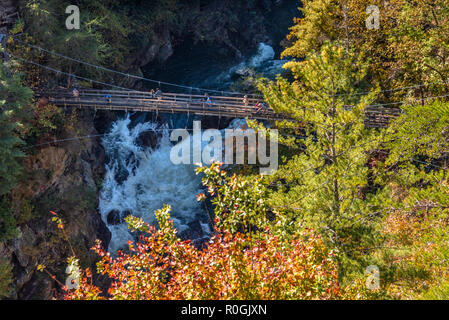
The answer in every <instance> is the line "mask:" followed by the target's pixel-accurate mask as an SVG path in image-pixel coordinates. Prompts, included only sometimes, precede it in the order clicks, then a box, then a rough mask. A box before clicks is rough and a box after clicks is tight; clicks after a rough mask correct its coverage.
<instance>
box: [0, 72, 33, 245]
mask: <svg viewBox="0 0 449 320" xmlns="http://www.w3.org/2000/svg"><path fill="white" fill-rule="evenodd" d="M31 94H32V91H31V90H30V89H28V88H25V87H23V86H22V84H21V78H20V76H19V75H17V74H12V75H8V74H7V69H6V68H5V66H4V65H3V64H0V242H1V241H4V240H8V239H10V238H11V237H13V236H15V235H16V222H15V220H14V217H13V216H12V213H11V211H10V210H9V206H8V201H7V195H8V194H9V192H10V191H11V189H12V188H13V187H14V186H15V185H16V184H17V182H18V179H19V177H20V174H21V172H22V165H21V164H20V159H21V158H23V157H24V156H25V154H24V153H23V152H22V150H21V146H22V145H23V144H24V142H23V141H22V139H21V138H20V136H21V133H24V132H25V131H26V130H25V127H26V121H27V119H28V118H29V116H30V112H29V109H28V107H29V103H30V101H31Z"/></svg>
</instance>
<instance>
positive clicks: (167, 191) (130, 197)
mask: <svg viewBox="0 0 449 320" xmlns="http://www.w3.org/2000/svg"><path fill="white" fill-rule="evenodd" d="M162 129H163V128H162ZM148 130H161V128H158V127H157V124H155V123H143V124H142V123H141V124H137V125H136V126H135V127H134V128H131V120H130V119H129V117H127V118H125V119H122V120H118V121H116V122H115V123H114V124H113V126H112V129H111V130H110V132H109V134H108V135H107V136H106V137H105V138H104V139H103V146H104V148H105V150H106V153H107V155H108V157H109V159H110V160H109V164H108V165H107V167H106V176H105V180H104V183H103V188H102V191H101V194H100V201H99V210H100V212H101V215H102V218H103V221H105V222H107V216H108V214H109V213H110V212H111V211H113V210H117V211H119V212H121V214H122V215H123V214H124V213H125V212H130V213H131V214H132V215H134V216H136V217H141V218H143V220H144V221H146V222H149V223H153V222H155V216H154V211H155V210H157V209H161V208H162V207H163V205H164V204H170V205H171V206H172V213H171V215H172V219H173V221H174V224H175V227H176V228H177V230H178V232H182V231H184V230H186V229H187V228H188V226H187V224H188V223H189V222H192V221H194V219H195V218H197V215H198V214H201V213H202V212H203V209H202V203H199V202H198V201H197V200H196V195H197V194H198V193H199V192H200V191H201V178H200V177H199V176H197V175H196V174H195V171H194V169H195V168H194V166H190V165H173V164H172V163H171V161H170V150H171V147H172V144H171V143H170V141H169V132H168V130H166V127H165V130H163V132H162V133H163V134H162V137H161V138H160V140H159V144H158V146H157V147H156V148H155V149H154V150H152V149H151V148H142V147H140V146H139V145H138V144H137V143H136V139H137V138H138V137H139V135H140V134H141V133H142V132H145V131H148ZM204 222H207V220H205V221H203V222H202V223H201V225H202V228H203V230H204V231H205V232H207V231H208V230H207V228H208V226H207V223H204ZM108 228H109V230H110V231H111V234H112V239H111V242H110V245H109V251H110V252H115V251H116V250H117V249H120V248H123V247H124V246H125V245H126V243H127V242H128V240H133V237H132V235H131V233H130V232H129V231H128V227H127V224H126V223H121V224H118V225H108Z"/></svg>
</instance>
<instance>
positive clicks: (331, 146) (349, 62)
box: [261, 44, 376, 247]
mask: <svg viewBox="0 0 449 320" xmlns="http://www.w3.org/2000/svg"><path fill="white" fill-rule="evenodd" d="M362 61H363V60H362V57H360V56H358V57H357V56H356V55H354V53H353V52H350V53H349V54H347V53H346V50H345V48H344V45H337V44H333V45H332V44H325V45H324V46H323V49H322V51H321V53H320V54H312V55H310V56H309V57H308V58H307V59H306V60H305V61H303V62H290V63H287V64H286V66H285V67H286V68H289V69H290V70H291V71H292V73H293V75H294V78H295V81H294V82H293V83H290V82H289V81H288V80H286V79H283V78H280V77H279V78H278V79H277V81H276V82H275V83H273V82H271V83H269V84H268V85H267V84H265V85H261V90H262V91H263V92H264V95H265V99H266V101H267V102H268V103H269V105H270V106H271V107H272V108H273V109H274V110H275V111H277V112H283V113H286V114H288V115H290V116H291V117H293V118H295V119H297V120H298V121H300V122H301V123H303V130H304V131H303V132H304V133H305V136H306V138H305V139H304V140H302V141H300V142H299V143H300V144H301V147H302V149H303V150H304V151H303V152H302V153H301V154H299V155H297V156H295V157H294V158H293V159H291V160H290V161H289V162H288V163H287V164H286V165H285V166H283V167H281V168H280V170H279V171H278V172H277V174H275V176H274V179H275V180H276V183H277V184H281V185H283V186H282V187H280V188H279V190H278V191H277V192H275V193H274V194H273V196H272V199H271V200H272V201H271V202H272V204H273V206H274V207H276V208H278V209H280V210H287V211H291V212H292V213H293V215H292V219H293V220H296V221H297V222H300V223H299V225H303V226H307V227H314V228H318V229H319V230H320V231H321V232H323V233H324V234H326V235H327V238H328V239H329V240H331V241H332V242H333V243H334V245H337V246H340V247H345V246H346V245H351V246H352V245H354V244H355V242H356V241H357V237H359V238H360V237H363V235H362V233H363V232H362V230H363V229H367V228H368V227H367V228H365V226H366V222H367V220H366V219H368V214H369V212H370V207H369V205H368V204H369V203H370V201H369V199H367V198H369V197H370V196H369V194H365V193H364V192H363V190H364V189H365V188H366V187H367V185H368V178H367V175H368V168H367V166H366V163H367V159H368V156H369V154H368V150H369V149H370V147H371V146H372V145H373V144H374V143H375V140H376V139H375V136H376V132H375V131H369V130H368V129H367V128H366V127H365V124H364V108H365V106H366V105H367V104H369V103H371V102H372V101H373V99H374V98H375V96H376V90H374V91H372V92H371V93H369V94H366V95H364V94H359V92H358V91H357V90H359V91H360V89H357V88H360V87H361V86H362V84H363V82H364V78H365V76H366V70H367V68H366V66H365V64H364V63H363V62H362ZM288 126H290V127H291V124H290V125H286V127H288ZM357 229H359V231H357ZM365 231H366V230H365ZM351 237H352V239H350V238H351Z"/></svg>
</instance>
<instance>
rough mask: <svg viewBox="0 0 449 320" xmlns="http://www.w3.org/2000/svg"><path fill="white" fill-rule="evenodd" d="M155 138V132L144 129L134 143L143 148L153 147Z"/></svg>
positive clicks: (155, 141) (155, 143) (155, 144)
mask: <svg viewBox="0 0 449 320" xmlns="http://www.w3.org/2000/svg"><path fill="white" fill-rule="evenodd" d="M157 140H158V138H157V134H156V133H155V132H154V131H145V132H142V133H141V134H140V135H139V136H138V137H137V139H136V143H137V144H138V145H139V146H141V147H144V148H155V147H156V146H157Z"/></svg>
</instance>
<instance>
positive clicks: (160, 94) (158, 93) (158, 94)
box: [155, 88, 162, 100]
mask: <svg viewBox="0 0 449 320" xmlns="http://www.w3.org/2000/svg"><path fill="white" fill-rule="evenodd" d="M155 96H156V98H157V99H158V100H162V91H161V89H159V88H157V89H156V93H155Z"/></svg>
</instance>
